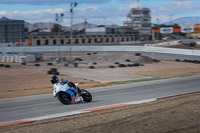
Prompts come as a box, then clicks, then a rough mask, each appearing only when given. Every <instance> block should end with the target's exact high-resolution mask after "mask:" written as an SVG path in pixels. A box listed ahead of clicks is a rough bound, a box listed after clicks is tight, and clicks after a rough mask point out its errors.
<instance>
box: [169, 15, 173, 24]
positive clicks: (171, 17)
mask: <svg viewBox="0 0 200 133" xmlns="http://www.w3.org/2000/svg"><path fill="white" fill-rule="evenodd" d="M169 17H170V24H171V25H172V20H173V15H169Z"/></svg>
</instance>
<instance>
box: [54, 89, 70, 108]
mask: <svg viewBox="0 0 200 133" xmlns="http://www.w3.org/2000/svg"><path fill="white" fill-rule="evenodd" d="M57 99H58V100H59V101H60V102H61V103H62V104H65V105H67V104H70V103H71V97H70V95H69V94H67V93H65V92H62V91H60V92H58V94H57Z"/></svg>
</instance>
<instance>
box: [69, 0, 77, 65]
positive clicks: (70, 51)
mask: <svg viewBox="0 0 200 133" xmlns="http://www.w3.org/2000/svg"><path fill="white" fill-rule="evenodd" d="M77 5H78V3H77V2H75V3H71V4H70V13H71V28H70V47H69V64H71V63H72V43H73V42H72V39H73V9H74V8H75V7H76V6H77Z"/></svg>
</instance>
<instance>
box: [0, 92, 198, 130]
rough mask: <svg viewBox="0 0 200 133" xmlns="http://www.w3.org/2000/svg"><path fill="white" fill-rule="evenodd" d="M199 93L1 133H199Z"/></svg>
mask: <svg viewBox="0 0 200 133" xmlns="http://www.w3.org/2000/svg"><path fill="white" fill-rule="evenodd" d="M199 101H200V93H192V94H187V95H181V96H176V97H169V98H163V99H159V100H157V101H154V102H151V103H145V104H139V105H132V106H128V107H122V108H115V109H108V110H104V111H96V112H92V113H87V114H80V115H75V116H70V117H63V118H58V119H52V120H45V121H39V122H34V123H29V124H22V125H15V126H12V127H4V128H1V129H0V132H1V133H11V132H12V133H27V132H29V133H36V132H37V133H44V132H48V133H122V132H124V133H199V132H200V112H199V110H200V106H199V105H200V104H199Z"/></svg>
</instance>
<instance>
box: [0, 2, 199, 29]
mask: <svg viewBox="0 0 200 133" xmlns="http://www.w3.org/2000/svg"><path fill="white" fill-rule="evenodd" d="M75 2H77V3H78V5H77V7H75V8H74V10H73V11H74V13H73V16H74V17H73V18H74V19H73V23H74V24H75V23H81V22H84V19H87V21H88V23H92V24H97V25H104V24H106V25H110V24H117V25H123V22H124V21H127V20H129V19H128V18H127V14H128V13H129V11H130V9H131V8H135V7H137V6H138V4H137V2H136V0H0V18H1V17H3V16H4V17H7V18H9V19H17V20H25V21H26V22H29V23H37V22H43V23H48V22H52V23H55V22H56V21H55V14H56V13H57V14H61V13H64V17H63V22H62V23H61V24H62V25H65V26H70V20H71V17H70V12H69V11H70V3H75ZM139 5H140V7H147V8H150V10H151V17H152V22H153V23H157V20H158V19H159V20H160V23H162V22H168V21H170V20H171V19H172V20H173V19H176V18H180V17H190V16H200V0H140V2H139Z"/></svg>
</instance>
